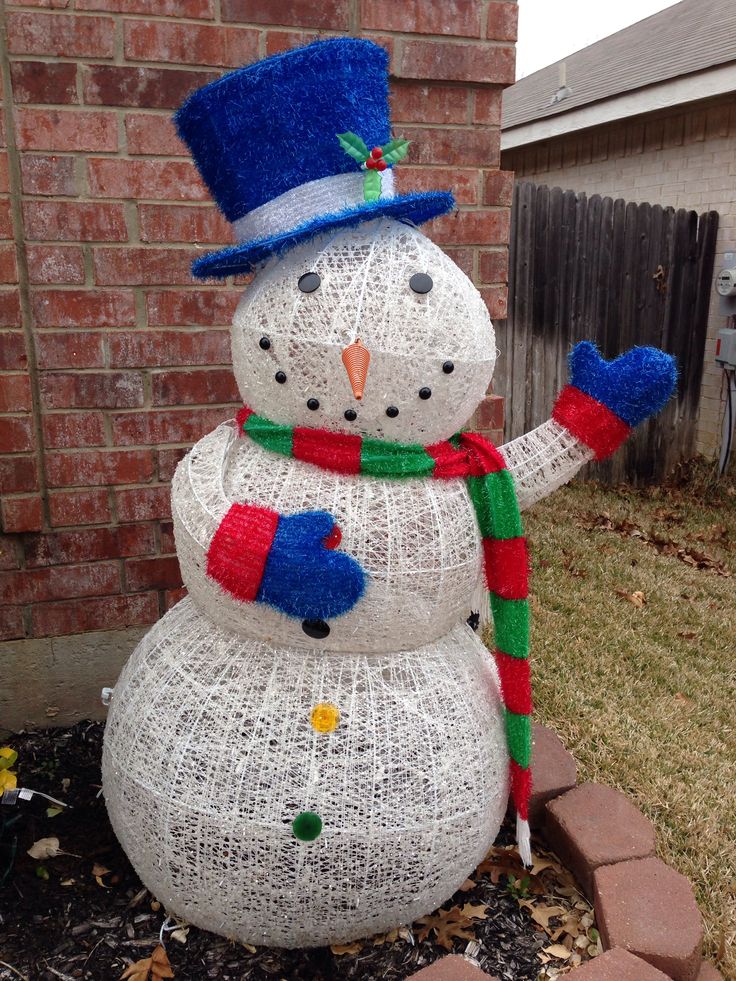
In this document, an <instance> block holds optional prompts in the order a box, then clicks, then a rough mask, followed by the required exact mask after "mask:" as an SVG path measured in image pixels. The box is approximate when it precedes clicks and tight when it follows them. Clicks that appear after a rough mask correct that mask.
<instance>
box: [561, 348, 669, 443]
mask: <svg viewBox="0 0 736 981" xmlns="http://www.w3.org/2000/svg"><path fill="white" fill-rule="evenodd" d="M568 361H569V365H570V384H569V385H566V386H565V387H564V388H563V389H562V391H561V392H560V394H559V396H558V398H557V401H556V402H555V407H554V409H553V411H552V418H553V419H555V420H556V421H557V422H558V423H560V425H562V426H564V427H565V428H566V429H567V430H568V431H569V432H571V433H572V434H573V436H575V438H576V439H578V440H579V441H580V442H581V443H584V444H585V445H586V446H589V447H590V448H591V449H592V450H593V451H594V453H595V457H596V459H597V460H603V459H604V458H605V457H607V456H610V454H611V453H613V452H614V450H616V449H617V448H618V447H619V446H620V445H621V443H623V441H624V440H625V439H626V438H627V437H628V435H629V433H630V432H631V430H632V428H633V427H634V426H636V425H638V424H639V423H640V422H643V420H644V419H646V418H648V417H649V416H651V415H654V413H655V412H659V410H660V409H662V408H663V407H664V406H665V405H666V404H667V401H668V399H669V398H670V396H671V395H672V392H673V391H674V389H675V384H676V382H677V368H676V366H675V359H674V358H673V357H672V356H671V355H669V354H665V353H664V351H660V350H658V349H657V348H656V347H633V348H631V350H630V351H627V352H626V353H625V354H621V355H619V357H617V358H614V360H613V361H606V360H605V358H603V357H601V355H600V352H599V351H598V348H597V347H596V346H595V344H593V343H592V342H591V341H581V342H580V343H579V344H576V345H575V347H574V348H573V349H572V352H571V353H570V357H569V359H568Z"/></svg>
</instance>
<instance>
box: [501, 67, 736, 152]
mask: <svg viewBox="0 0 736 981" xmlns="http://www.w3.org/2000/svg"><path fill="white" fill-rule="evenodd" d="M729 92H736V62H729V63H728V64H725V65H716V66H714V67H713V68H707V69H705V70H704V71H700V72H693V73H691V74H689V75H681V76H678V77H677V78H670V79H667V80H666V81H664V82H658V83H656V84H655V85H648V86H646V87H645V88H641V89H636V90H634V91H632V92H622V93H620V94H619V95H615V96H612V97H611V98H609V99H601V100H600V101H598V102H594V103H590V104H588V105H583V106H578V107H577V108H574V109H568V110H567V111H565V112H559V113H555V115H553V116H545V117H543V118H542V119H534V120H530V121H529V122H526V123H520V124H519V125H517V126H512V127H509V128H508V129H502V131H501V150H513V149H514V148H515V147H520V146H526V145H527V144H530V143H538V142H539V141H540V140H550V139H554V138H555V137H558V136H564V135H565V134H567V133H575V132H577V131H578V130H581V129H590V128H591V127H593V126H600V125H602V124H603V123H611V122H615V121H616V120H621V119H628V118H629V117H631V116H641V115H642V114H643V113H648V112H656V111H657V110H660V109H670V108H673V107H675V106H681V105H686V104H687V103H689V102H697V101H699V100H701V99H708V98H712V97H713V96H717V95H727V94H728V93H729Z"/></svg>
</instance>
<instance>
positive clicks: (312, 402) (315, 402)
mask: <svg viewBox="0 0 736 981" xmlns="http://www.w3.org/2000/svg"><path fill="white" fill-rule="evenodd" d="M307 408H308V409H311V410H312V412H315V411H316V410H317V409H318V408H319V399H307Z"/></svg>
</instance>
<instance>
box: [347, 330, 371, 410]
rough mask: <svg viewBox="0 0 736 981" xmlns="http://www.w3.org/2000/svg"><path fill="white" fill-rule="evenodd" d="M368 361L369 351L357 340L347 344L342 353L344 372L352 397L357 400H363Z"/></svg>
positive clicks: (369, 357)
mask: <svg viewBox="0 0 736 981" xmlns="http://www.w3.org/2000/svg"><path fill="white" fill-rule="evenodd" d="M370 361H371V355H370V351H369V350H368V348H367V347H363V345H362V344H361V343H360V339H359V338H358V339H357V340H355V341H353V343H352V344H348V346H347V347H346V348H344V350H343V352H342V363H343V364H344V365H345V370H346V371H347V373H348V379H349V381H350V387H351V388H352V390H353V395H354V396H355V397H356V399H358V400H360V399H362V398H363V390H364V389H365V380H366V378H367V377H368V365H369V364H370Z"/></svg>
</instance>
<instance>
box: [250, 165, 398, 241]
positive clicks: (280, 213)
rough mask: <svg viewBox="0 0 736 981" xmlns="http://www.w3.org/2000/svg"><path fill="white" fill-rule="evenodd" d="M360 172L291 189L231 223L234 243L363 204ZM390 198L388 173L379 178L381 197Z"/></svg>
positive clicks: (390, 175)
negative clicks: (235, 240) (233, 231)
mask: <svg viewBox="0 0 736 981" xmlns="http://www.w3.org/2000/svg"><path fill="white" fill-rule="evenodd" d="M364 177H365V174H364V173H363V172H361V173H358V174H336V175H334V176H331V177H321V178H320V179H319V180H316V181H308V182H307V183H306V184H300V185H299V186H298V187H292V188H291V189H290V190H288V191H286V192H285V193H284V194H280V195H279V196H278V197H277V198H274V199H273V200H272V201H267V202H266V204H262V205H261V206H260V207H259V208H254V209H253V211H250V212H248V214H247V215H243V217H242V218H238V220H237V221H235V222H233V228H234V229H235V236H236V239H237V241H238V242H253V241H255V240H256V239H261V238H272V237H273V236H274V235H280V234H283V233H285V232H291V231H293V230H294V229H295V228H298V227H299V226H300V225H303V224H304V223H305V222H308V221H310V220H311V219H313V218H318V217H319V218H323V217H325V216H326V215H333V214H335V213H336V212H340V211H343V210H344V209H345V208H354V207H355V206H356V205H360V204H365V197H364V195H363V178H364ZM393 196H394V175H393V172H392V171H391V170H390V169H387V170H385V171H383V173H382V174H381V197H382V198H392V197H393Z"/></svg>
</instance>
